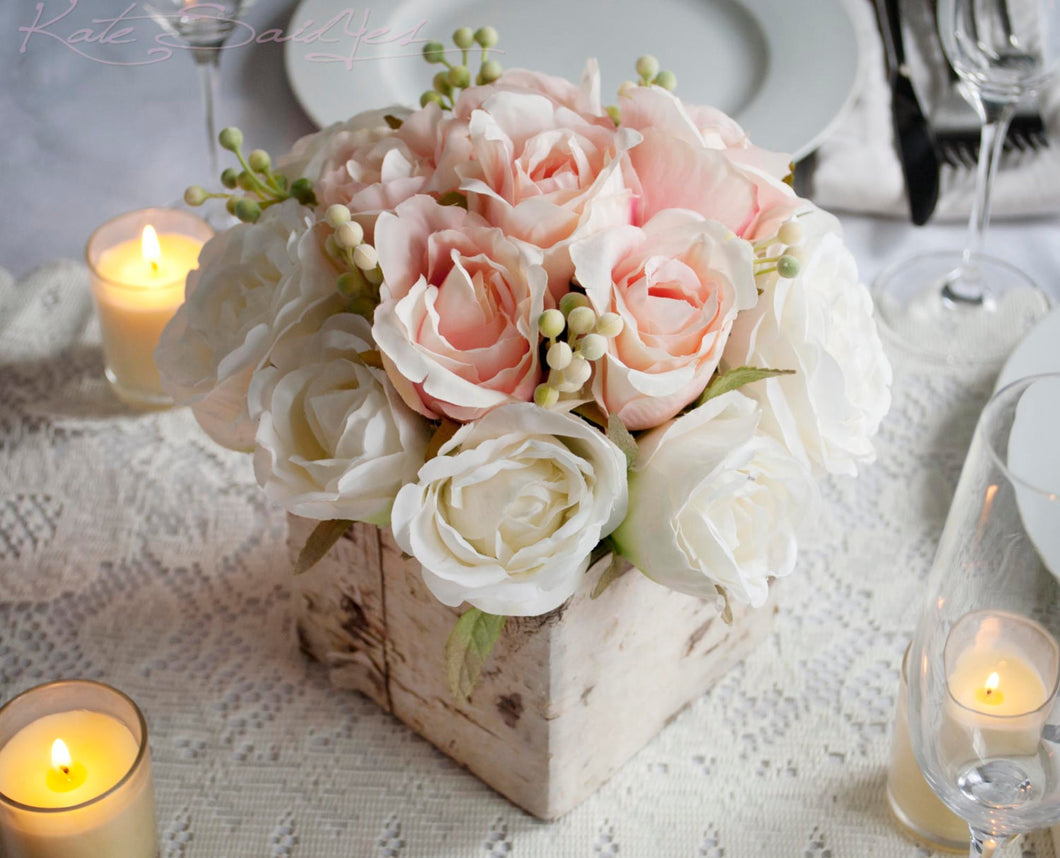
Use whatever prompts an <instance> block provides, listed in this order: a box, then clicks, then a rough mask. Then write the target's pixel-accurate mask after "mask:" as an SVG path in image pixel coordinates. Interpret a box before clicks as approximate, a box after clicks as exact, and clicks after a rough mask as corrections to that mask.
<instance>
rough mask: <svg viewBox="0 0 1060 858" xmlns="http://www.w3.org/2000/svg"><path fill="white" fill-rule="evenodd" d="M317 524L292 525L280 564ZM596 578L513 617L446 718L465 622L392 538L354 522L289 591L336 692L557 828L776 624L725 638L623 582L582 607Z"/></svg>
mask: <svg viewBox="0 0 1060 858" xmlns="http://www.w3.org/2000/svg"><path fill="white" fill-rule="evenodd" d="M314 525H315V522H311V521H307V520H304V519H299V518H296V517H294V516H290V517H289V536H288V543H289V549H290V551H291V553H292V558H293V557H296V556H297V554H298V551H299V550H300V549H301V547H302V545H303V544H304V543H305V540H306V538H307V537H308V535H309V533H310V532H311V530H312V529H313V526H314ZM602 565H605V564H602ZM599 573H600V570H595V571H594V572H591V573H590V574H589V575H587V576H586V581H585V583H584V586H583V587H582V589H581V590H580V591H579V592H578V593H576V594H575V595H574V596H573V597H572V598H571V599H570V600H569V601H568V602H567V603H566V604H565V605H563V606H561V607H559V608H557V609H556V610H555V611H552V612H551V613H550V614H546V615H545V616H543V617H534V618H510V619H509V620H508V622H507V625H506V626H505V629H504V631H503V633H502V634H501V637H500V640H499V641H498V642H497V644H496V646H495V647H494V650H493V652H492V654H491V655H490V659H489V661H488V662H487V664H486V667H485V670H484V671H483V676H482V678H481V680H480V682H479V684H478V686H477V687H476V688H475V691H474V693H473V695H472V698H471V701H470V703H465V704H460V705H458V704H456V703H455V702H454V701H453V699H452V697H451V695H450V693H449V689H448V686H447V683H446V671H445V661H444V654H443V651H444V646H445V641H446V638H447V637H448V636H449V632H450V631H451V630H452V627H453V624H454V623H455V622H456V619H457V617H458V616H459V615H460V613H461V610H462V609H457V608H449V607H446V606H445V605H442V604H441V603H440V602H438V601H437V600H436V599H435V598H434V597H433V596H432V595H431V594H430V592H429V591H428V590H427V588H426V587H425V586H424V584H423V580H422V578H421V576H420V570H419V564H418V563H417V562H416V561H415V560H413V559H411V558H408V557H406V556H404V555H403V554H402V552H401V549H400V548H398V547H397V545H396V544H395V543H394V541H393V538H392V536H391V534H390V531H389V530H380V529H379V528H376V527H373V526H371V525H365V524H356V525H354V527H353V529H352V530H351V531H350V532H349V533H348V534H347V535H346V536H344V537H343V538H342V539H340V540H339V542H338V543H337V544H336V545H335V547H334V548H332V549H331V551H330V552H329V554H328V555H327V556H326V557H325V558H324V559H323V560H322V561H321V562H320V563H318V564H317V565H316V566H315V567H314V568H313V569H311V570H310V571H309V572H307V573H305V574H304V575H301V576H299V577H298V578H297V579H296V584H295V587H296V590H297V592H296V603H297V609H296V610H297V624H298V635H299V640H300V643H301V646H302V648H303V650H305V652H306V653H308V654H309V655H310V656H312V657H313V658H315V659H318V660H319V661H321V662H323V663H324V664H325V665H327V667H328V669H329V672H330V679H331V682H332V684H333V685H335V686H336V687H339V688H346V689H351V690H355V691H360V692H361V693H363V694H366V695H367V696H368V697H370V698H372V699H373V700H374V701H375V702H376V703H378V704H379V705H380V706H382V707H383V708H384V709H386V710H387V711H388V712H391V713H393V714H394V715H396V716H397V717H398V718H400V719H401V720H402V721H404V722H405V723H406V724H407V725H408V726H409V727H411V728H412V729H413V730H415V731H416V732H417V733H419V734H420V735H421V736H423V737H425V738H426V739H428V740H429V741H430V742H432V743H433V744H434V745H436V746H437V747H438V748H439V749H440V750H442V751H443V752H444V753H446V754H448V755H449V756H450V757H452V758H453V759H454V760H456V761H457V762H458V763H460V764H461V765H463V766H465V767H467V768H468V769H470V770H471V771H472V772H473V773H474V774H475V775H477V776H478V777H479V778H481V779H482V780H483V781H485V782H486V783H487V784H489V785H490V786H491V787H493V789H495V790H497V792H499V793H501V794H502V795H504V796H505V797H507V798H508V799H509V800H511V801H512V802H514V803H515V804H517V805H519V806H520V807H522V808H523V809H524V810H526V811H528V812H529V813H532V814H533V815H534V816H537V817H540V818H542V819H555V818H557V817H559V816H562V815H563V814H565V813H566V812H567V811H569V810H571V809H572V808H573V807H574V806H575V805H577V804H578V803H579V802H581V801H582V800H583V799H585V798H587V797H588V796H589V795H591V794H592V793H593V792H594V791H595V790H596V789H597V788H598V787H599V786H600V785H601V784H602V783H603V782H604V781H606V780H607V779H608V778H609V777H610V776H611V775H612V774H613V773H614V772H615V771H616V770H617V769H618V768H619V767H620V766H621V765H622V764H623V763H624V762H626V760H628V759H629V758H630V757H631V756H633V754H635V753H636V752H637V751H638V750H640V749H641V748H642V747H643V746H644V745H645V744H646V743H647V742H648V741H650V740H651V738H652V737H653V736H654V735H655V734H656V733H658V732H659V731H660V730H661V729H662V728H663V727H664V726H666V725H667V724H668V723H670V721H672V720H673V719H674V718H675V717H676V715H677V714H678V713H679V712H680V711H681V710H682V709H683V708H684V707H685V706H686V705H688V703H690V702H691V701H692V700H694V699H695V698H697V697H699V696H700V695H701V694H702V693H703V692H704V691H706V689H708V688H709V687H710V686H711V685H713V684H714V683H715V682H716V681H717V680H718V679H719V678H720V677H721V676H722V675H723V674H724V673H725V672H726V671H727V670H728V669H729V668H730V667H732V666H733V665H734V664H736V663H737V662H739V661H740V660H742V659H743V658H744V657H745V656H746V655H747V654H748V653H749V652H750V651H751V650H752V649H753V648H754V647H755V646H756V645H757V644H758V643H759V642H760V641H761V640H762V639H763V638H765V636H766V635H767V634H768V633H769V630H770V627H771V624H772V618H773V614H774V607H773V605H772V603H769V604H767V605H765V606H764V607H762V608H758V609H756V610H754V611H747V610H744V611H737V613H736V616H735V619H734V623H733V625H731V626H730V625H726V624H725V623H724V622H723V621H722V620H721V618H720V617H719V616H718V614H717V609H716V608H715V606H714V604H713V603H711V602H705V601H703V600H700V599H695V598H691V597H689V596H684V595H681V594H679V593H674V592H672V591H670V590H667V589H666V588H664V587H661V586H659V585H658V584H655V583H654V582H652V581H649V580H648V579H647V578H645V577H644V576H643V575H640V574H639V573H637V572H635V571H631V572H630V573H629V574H626V575H623V576H621V577H620V578H619V579H618V580H617V581H615V582H614V583H613V584H612V585H611V586H610V587H609V588H608V589H607V590H606V591H605V592H604V593H603V594H602V595H601V596H600V597H599V598H597V599H595V600H592V599H590V598H589V594H590V592H591V590H592V587H593V584H594V583H595V580H596V578H597V576H598V575H599ZM464 607H466V606H464Z"/></svg>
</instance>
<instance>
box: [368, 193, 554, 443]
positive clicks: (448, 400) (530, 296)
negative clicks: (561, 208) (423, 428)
mask: <svg viewBox="0 0 1060 858" xmlns="http://www.w3.org/2000/svg"><path fill="white" fill-rule="evenodd" d="M375 247H376V250H377V251H378V252H379V265H380V267H381V268H382V271H383V277H384V281H383V286H382V289H381V296H382V302H381V303H380V305H379V307H378V309H377V310H376V313H375V317H374V323H373V327H372V336H373V338H374V339H375V341H376V343H377V345H378V346H379V350H380V352H381V353H382V355H383V363H384V366H385V367H386V371H387V375H388V376H389V377H390V380H391V381H392V382H393V384H394V387H395V388H397V390H398V392H399V393H400V394H401V397H402V399H404V400H405V402H407V403H408V404H409V406H410V407H412V408H413V409H414V410H416V411H418V412H419V413H420V414H423V415H425V416H427V417H431V418H437V417H442V416H444V417H449V418H450V419H452V420H456V421H458V422H466V421H469V420H474V419H477V418H478V417H481V416H482V415H483V414H485V413H486V412H488V411H490V410H491V409H493V408H496V407H497V406H499V405H502V404H504V403H506V402H515V401H527V400H530V399H531V398H532V397H533V394H534V388H535V387H536V386H537V385H538V383H539V382H540V381H541V367H540V362H539V360H538V329H537V320H538V317H539V316H540V315H541V313H542V312H543V311H544V310H545V309H546V307H547V306H552V302H551V299H549V298H548V297H547V277H546V274H545V270H544V268H543V267H542V266H541V264H540V262H541V253H540V251H538V250H536V249H535V248H532V247H527V246H525V245H522V244H520V243H517V242H514V241H511V240H510V239H508V238H507V237H506V236H505V235H504V233H503V232H502V231H501V230H499V229H496V228H493V227H490V226H489V225H488V224H486V222H485V221H484V220H483V219H482V218H481V217H479V216H478V215H475V214H472V213H468V212H466V211H465V210H464V209H462V208H460V207H458V206H441V205H439V204H438V203H437V202H435V201H434V200H433V199H431V198H430V197H426V196H417V197H413V198H412V199H410V200H407V201H406V202H404V203H402V204H400V205H399V206H398V207H397V209H396V210H395V211H394V212H393V213H384V214H381V215H380V216H379V220H378V222H377V223H376V239H375Z"/></svg>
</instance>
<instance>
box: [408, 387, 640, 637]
mask: <svg viewBox="0 0 1060 858" xmlns="http://www.w3.org/2000/svg"><path fill="white" fill-rule="evenodd" d="M625 512H626V460H625V457H624V456H623V454H622V452H621V451H620V450H619V449H618V448H617V447H616V446H615V445H614V444H613V443H611V442H610V441H609V440H608V439H607V438H606V437H605V436H604V435H603V433H601V432H600V431H599V430H597V429H595V428H593V427H592V426H590V425H589V424H587V423H585V422H584V421H582V420H580V419H578V418H576V417H572V416H571V415H569V414H566V413H561V412H556V411H548V410H546V409H543V408H539V407H537V406H536V405H532V404H530V403H525V402H519V403H513V404H510V405H502V406H501V407H499V408H496V409H494V410H493V411H491V412H489V413H488V414H487V415H485V416H484V417H482V418H481V419H480V420H477V421H475V422H474V423H468V424H466V425H465V426H463V427H462V428H461V429H460V430H458V431H457V433H456V434H455V435H454V436H453V437H452V438H451V439H450V440H449V441H448V442H446V443H445V444H444V445H443V446H442V448H441V450H440V452H439V455H438V456H436V457H435V458H433V459H431V460H429V461H428V462H427V463H426V464H425V465H424V466H423V467H422V468H421V469H420V473H419V481H418V482H417V483H415V484H411V485H407V486H405V487H404V488H403V489H402V490H401V491H400V492H399V493H398V496H397V500H396V501H395V502H394V509H393V513H392V525H393V528H394V537H395V539H396V540H397V543H398V544H399V545H400V546H401V547H402V548H403V549H404V550H405V551H407V552H409V553H410V554H412V555H413V556H415V558H416V559H417V560H419V562H420V564H421V565H422V566H423V579H424V582H425V583H426V584H427V587H428V588H429V589H430V591H431V592H432V593H433V594H434V595H435V596H436V597H437V598H438V599H439V600H440V601H442V602H443V603H445V604H446V605H453V606H455V605H459V604H460V603H461V602H463V601H467V602H470V603H471V604H472V605H474V606H475V607H476V608H479V609H480V610H482V611H486V612H487V613H491V614H503V615H514V616H537V615H539V614H544V613H546V612H548V611H551V610H552V609H553V608H556V607H558V606H559V605H561V604H563V602H565V601H566V600H567V599H568V598H569V597H570V596H571V595H573V594H574V591H575V590H576V589H577V587H578V584H579V582H580V581H581V578H582V575H583V574H584V573H585V570H586V569H587V568H588V565H589V554H590V552H591V551H592V549H593V547H594V546H595V545H596V543H597V542H598V541H599V540H600V539H601V538H602V537H603V536H606V535H607V534H608V533H610V532H611V530H612V529H613V528H614V527H615V526H616V525H617V524H618V522H620V521H621V520H622V518H623V516H624V515H625Z"/></svg>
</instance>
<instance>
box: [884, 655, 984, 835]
mask: <svg viewBox="0 0 1060 858" xmlns="http://www.w3.org/2000/svg"><path fill="white" fill-rule="evenodd" d="M908 662H909V647H906V650H905V654H904V655H903V656H902V676H901V681H900V682H899V685H898V710H897V712H896V713H895V719H894V738H893V739H892V742H891V766H890V769H889V770H888V772H887V803H888V804H890V806H891V813H893V814H894V817H895V819H897V820H898V824H899V825H900V826H901V827H902V828H903V829H905V830H906V832H907V833H908V834H909V835H911V836H912V837H913V839H915V840H917V841H919V842H920V843H923V844H925V845H926V846H929V847H931V848H932V849H935V850H939V851H942V852H953V853H955V854H960V855H967V854H968V823H967V822H965V821H964V820H963V819H961V818H960V817H959V816H957V814H955V813H954V812H953V811H952V810H950V809H949V808H948V807H946V805H944V804H943V803H942V801H941V800H940V799H939V797H938V796H937V795H935V791H934V790H933V789H932V788H931V787H930V786H929V785H928V782H927V781H926V780H925V779H924V775H923V773H922V772H921V771H920V766H919V765H917V761H916V757H915V756H914V754H913V745H912V743H911V742H910V741H909V716H908V714H907V713H908V709H907V706H908V704H907V699H908V696H909V691H908V689H909V664H908Z"/></svg>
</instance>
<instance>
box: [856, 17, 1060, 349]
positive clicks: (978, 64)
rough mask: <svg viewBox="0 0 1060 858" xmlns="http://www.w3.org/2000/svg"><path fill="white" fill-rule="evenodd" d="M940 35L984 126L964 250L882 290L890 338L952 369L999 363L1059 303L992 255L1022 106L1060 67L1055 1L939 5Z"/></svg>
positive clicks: (891, 272) (882, 281)
mask: <svg viewBox="0 0 1060 858" xmlns="http://www.w3.org/2000/svg"><path fill="white" fill-rule="evenodd" d="M938 30H939V36H940V40H941V42H942V46H943V50H944V51H945V53H946V57H947V59H948V60H949V61H950V64H951V65H952V66H953V68H954V70H955V71H956V72H957V75H958V76H959V78H960V84H959V86H960V89H961V93H962V94H963V95H964V97H965V98H966V99H967V100H968V101H969V102H970V103H971V104H972V106H973V107H974V108H975V109H976V112H977V113H978V114H979V118H980V120H981V121H982V132H981V138H980V146H979V162H978V166H977V170H976V190H975V199H974V201H973V204H972V212H971V217H970V218H969V225H968V237H967V240H966V243H965V246H964V249H963V251H948V250H943V251H934V252H930V253H926V254H922V255H919V256H914V257H912V258H910V259H905V260H902V261H900V262H898V263H896V264H895V265H893V266H891V267H890V268H888V269H887V270H885V271H884V272H883V273H882V274H881V275H880V276H879V277H878V278H877V280H876V282H875V284H874V287H873V288H874V293H875V300H876V306H877V311H878V317H879V320H880V323H881V325H882V327H883V328H884V330H885V332H886V333H887V334H888V335H889V336H890V338H891V339H893V340H896V341H897V342H898V343H900V344H902V345H904V346H906V347H907V348H908V349H910V350H911V351H913V352H916V353H918V354H920V355H922V356H923V357H926V358H929V359H931V360H934V361H938V362H945V363H952V364H970V363H990V364H993V363H999V362H1000V361H1001V360H1002V359H1003V358H1004V357H1006V356H1007V355H1008V354H1009V353H1010V352H1011V351H1012V348H1013V346H1015V345H1016V343H1018V342H1019V341H1020V339H1021V338H1022V337H1023V335H1024V334H1025V333H1026V332H1027V331H1028V330H1029V329H1030V328H1031V327H1032V326H1033V325H1034V324H1035V322H1037V320H1038V319H1040V318H1041V317H1042V316H1044V315H1045V314H1046V313H1047V312H1048V310H1049V308H1050V306H1051V304H1052V300H1051V298H1050V297H1049V296H1048V295H1047V294H1046V293H1045V292H1044V291H1042V290H1041V289H1040V288H1039V286H1038V285H1037V284H1036V283H1035V282H1034V281H1033V280H1032V279H1031V278H1030V277H1029V276H1028V275H1027V274H1025V273H1024V272H1023V271H1021V270H1020V269H1019V268H1017V267H1016V266H1014V265H1012V264H1011V263H1008V262H1005V261H1003V260H1001V259H996V258H994V257H992V256H988V255H986V254H984V253H983V246H984V240H985V237H986V231H987V227H988V225H989V223H990V198H991V189H992V187H993V182H994V177H995V176H996V175H997V169H998V164H999V162H1000V158H1001V150H1002V146H1003V143H1004V140H1005V133H1006V131H1007V130H1008V126H1009V123H1010V122H1011V121H1012V117H1013V115H1014V114H1015V112H1016V109H1017V107H1018V106H1019V103H1020V101H1021V100H1023V99H1025V98H1029V97H1034V96H1036V95H1037V94H1038V93H1039V92H1041V90H1042V89H1044V88H1045V87H1047V86H1048V85H1049V84H1050V83H1051V82H1052V81H1053V80H1054V79H1055V77H1056V74H1057V70H1058V67H1060V4H1058V3H1057V2H1056V0H938Z"/></svg>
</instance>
